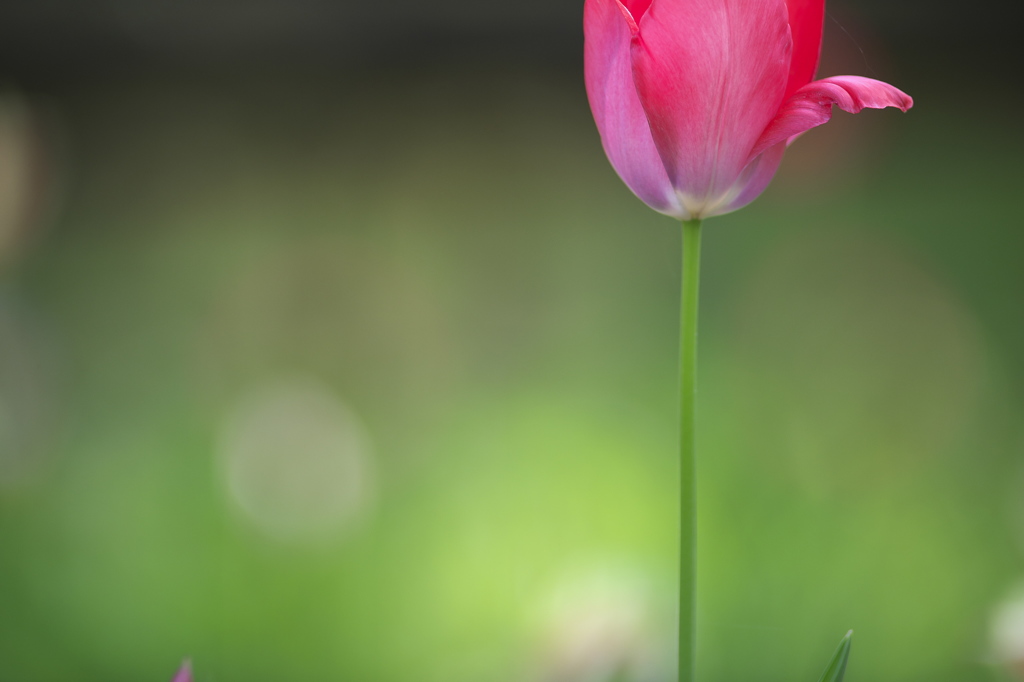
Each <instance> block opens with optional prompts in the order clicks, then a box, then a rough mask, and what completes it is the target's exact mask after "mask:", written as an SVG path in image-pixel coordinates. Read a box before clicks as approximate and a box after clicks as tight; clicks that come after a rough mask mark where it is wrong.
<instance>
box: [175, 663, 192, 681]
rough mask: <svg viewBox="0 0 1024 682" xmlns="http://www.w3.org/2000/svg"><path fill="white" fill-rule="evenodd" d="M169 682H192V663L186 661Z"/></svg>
mask: <svg viewBox="0 0 1024 682" xmlns="http://www.w3.org/2000/svg"><path fill="white" fill-rule="evenodd" d="M171 682H192V662H191V661H187V660H186V661H185V662H184V663H182V664H181V667H180V668H179V669H178V672H177V673H176V674H175V675H174V679H172V680H171Z"/></svg>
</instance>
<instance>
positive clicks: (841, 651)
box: [818, 630, 853, 682]
mask: <svg viewBox="0 0 1024 682" xmlns="http://www.w3.org/2000/svg"><path fill="white" fill-rule="evenodd" d="M852 638H853V630H850V631H849V632H847V633H846V637H843V641H841V642H839V648H838V649H836V652H835V653H834V654H832V660H831V661H829V662H828V667H827V668H825V672H823V673H822V674H821V679H820V680H819V681H818V682H843V675H845V674H846V660H847V659H848V658H850V640H851V639H852Z"/></svg>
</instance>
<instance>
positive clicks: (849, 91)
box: [750, 76, 914, 159]
mask: <svg viewBox="0 0 1024 682" xmlns="http://www.w3.org/2000/svg"><path fill="white" fill-rule="evenodd" d="M833 104H835V105H838V106H839V108H840V109H842V110H843V111H848V112H850V113H851V114H856V113H858V112H860V111H861V110H862V109H865V108H871V109H884V108H885V107H897V108H898V109H900V110H901V111H906V110H907V109H909V108H910V107H912V106H914V100H913V99H911V98H910V96H909V95H907V94H906V93H904V92H903V91H901V90H898V89H897V88H894V87H893V86H891V85H889V84H888V83H883V82H882V81H876V80H874V79H871V78H862V77H860V76H834V77H832V78H823V79H821V80H820V81H814V82H813V83H808V84H807V85H805V86H804V87H802V88H800V89H799V90H797V91H796V93H794V94H793V96H792V97H790V98H789V100H787V101H786V103H785V104H784V105H782V108H781V109H780V110H779V114H778V116H776V117H775V119H774V120H773V121H772V122H771V124H769V125H768V127H767V128H765V131H764V133H763V134H762V135H761V139H759V140H758V141H757V144H756V145H754V149H753V151H752V152H751V154H750V157H751V159H753V158H755V157H757V156H758V155H760V154H761V153H762V152H763V151H764V150H766V149H768V148H769V147H773V146H775V145H777V144H779V143H780V142H784V141H786V140H789V139H791V138H793V137H795V136H797V135H799V134H801V133H803V132H806V131H808V130H810V129H811V128H814V127H815V126H820V125H821V124H823V123H827V122H828V121H829V119H831V118H832V105H833Z"/></svg>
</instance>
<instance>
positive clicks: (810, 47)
mask: <svg viewBox="0 0 1024 682" xmlns="http://www.w3.org/2000/svg"><path fill="white" fill-rule="evenodd" d="M786 7H787V8H788V9H789V29H790V31H791V32H792V34H793V59H792V60H791V61H790V64H789V81H788V82H787V84H786V96H785V99H789V98H790V96H791V95H792V94H793V93H794V92H796V91H797V90H799V89H800V88H802V87H803V86H805V85H807V84H808V83H810V82H811V81H812V80H814V72H815V71H817V70H818V60H819V59H820V58H821V33H822V30H823V29H824V24H825V0H786Z"/></svg>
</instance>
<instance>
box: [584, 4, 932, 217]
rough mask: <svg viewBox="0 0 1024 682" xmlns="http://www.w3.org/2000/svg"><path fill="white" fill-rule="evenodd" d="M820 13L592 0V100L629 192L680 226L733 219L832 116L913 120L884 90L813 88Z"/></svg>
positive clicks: (588, 21)
mask: <svg viewBox="0 0 1024 682" xmlns="http://www.w3.org/2000/svg"><path fill="white" fill-rule="evenodd" d="M824 14H825V0H586V6H585V9H584V23H583V31H584V37H585V41H586V42H585V53H584V64H585V77H586V85H587V96H588V98H589V100H590V108H591V110H592V111H593V113H594V120H595V121H596V123H597V128H598V131H599V132H600V134H601V141H602V143H603V145H604V149H605V152H606V153H607V155H608V159H609V160H610V161H611V163H612V166H613V167H614V168H615V170H616V171H617V172H618V174H619V176H620V177H621V178H622V179H623V181H624V182H625V183H626V185H628V186H629V188H630V189H631V190H632V191H633V193H634V194H636V195H637V196H638V197H639V198H640V199H642V200H643V201H644V203H646V204H647V205H648V206H650V207H651V208H653V209H655V210H656V211H659V212H661V213H664V214H666V215H670V216H673V217H675V218H678V219H680V220H695V219H702V218H707V217H710V216H714V215H721V214H723V213H728V212H730V211H734V210H736V209H738V208H741V207H743V206H745V205H747V204H748V203H750V202H751V201H753V200H754V199H755V198H757V196H758V195H759V194H761V192H763V191H764V189H765V187H767V186H768V183H769V182H770V181H771V179H772V176H773V175H775V171H776V169H777V168H778V166H779V163H780V162H781V161H782V155H783V152H784V151H785V149H786V146H787V145H788V144H789V143H790V142H792V141H793V140H794V139H796V137H798V136H799V135H800V134H801V133H803V132H805V131H807V130H809V129H811V128H813V127H815V126H819V125H821V124H823V123H825V122H827V121H828V120H829V119H830V118H831V117H832V106H833V105H838V106H839V108H841V109H843V110H844V111H848V112H850V113H857V112H859V111H861V110H862V109H864V108H865V107H870V108H874V109H881V108H884V107H897V108H899V109H901V110H902V111H906V110H907V109H909V108H910V107H911V106H912V105H913V100H912V99H911V98H910V97H909V96H907V95H906V94H904V93H903V92H901V91H900V90H897V89H896V88H894V87H893V86H891V85H889V84H887V83H882V82H881V81H877V80H873V79H870V78H862V77H859V76H836V77H833V78H825V79H822V80H818V81H814V80H812V79H813V78H814V74H815V71H816V70H817V68H818V58H819V55H820V52H821V34H822V28H823V24H824Z"/></svg>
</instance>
